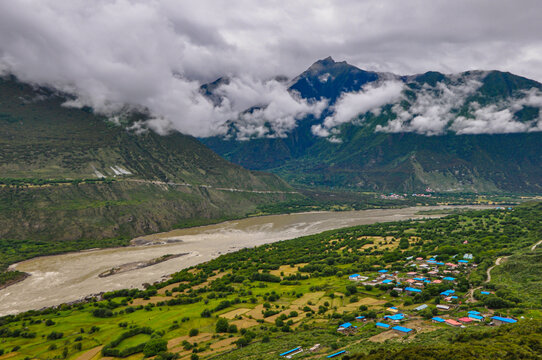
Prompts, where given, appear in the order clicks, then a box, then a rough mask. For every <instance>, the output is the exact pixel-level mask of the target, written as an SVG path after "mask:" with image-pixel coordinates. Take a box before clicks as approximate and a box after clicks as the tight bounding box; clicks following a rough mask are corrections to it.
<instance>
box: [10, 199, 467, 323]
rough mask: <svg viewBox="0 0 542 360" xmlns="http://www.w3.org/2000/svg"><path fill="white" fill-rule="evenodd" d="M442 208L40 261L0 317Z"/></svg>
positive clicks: (166, 236) (272, 222) (260, 227)
mask: <svg viewBox="0 0 542 360" xmlns="http://www.w3.org/2000/svg"><path fill="white" fill-rule="evenodd" d="M463 207H464V206H463ZM440 208H444V206H442V207H438V206H436V207H430V206H426V207H423V208H420V207H411V208H403V209H375V210H362V211H345V212H310V213H299V214H285V215H271V216H262V217H254V218H247V219H242V220H236V221H228V222H224V223H220V224H215V225H208V226H201V227H196V228H189V229H179V230H173V231H169V232H165V233H158V234H153V235H149V236H144V237H140V238H138V239H135V240H133V243H134V244H141V243H146V244H145V245H136V246H129V247H123V248H111V249H96V250H86V251H80V252H75V253H67V254H62V255H54V256H45V257H38V258H34V259H31V260H27V261H24V262H21V263H18V264H14V265H12V268H15V269H17V270H19V271H24V272H26V273H29V274H30V276H29V277H28V278H26V279H25V280H23V281H21V282H19V283H17V284H14V285H12V286H9V287H7V288H5V289H2V290H0V316H3V315H8V314H14V313H18V312H22V311H26V310H31V309H40V308H43V307H48V306H55V305H59V304H61V303H67V302H71V301H75V300H78V299H81V298H84V297H86V296H88V295H91V294H96V293H99V292H102V291H110V290H117V289H124V288H134V287H138V288H140V287H141V285H142V284H143V283H153V282H155V281H158V280H160V279H163V278H164V277H166V276H167V275H169V274H171V273H174V272H176V271H178V270H181V269H183V268H187V267H190V266H193V265H196V264H199V263H202V262H205V261H208V260H210V259H213V258H216V257H218V256H220V254H224V253H228V252H232V251H236V250H239V249H241V248H245V247H254V246H258V245H262V244H266V243H271V242H275V241H280V240H286V239H293V238H296V237H299V236H304V235H311V234H317V233H320V232H322V231H326V230H331V229H338V228H342V227H347V226H354V225H363V224H373V223H376V222H388V221H397V220H406V219H415V218H422V217H438V216H440V215H430V216H429V215H418V214H417V213H418V212H419V211H420V210H430V209H440ZM448 208H449V206H448ZM181 253H187V255H185V256H181V257H177V258H174V259H171V260H168V261H165V262H161V263H158V264H156V265H152V266H149V267H145V268H142V269H134V270H131V271H126V272H121V273H118V274H115V275H112V276H107V277H99V276H98V275H99V274H101V273H103V272H105V271H107V270H109V269H112V268H114V267H118V266H121V265H124V264H128V263H134V262H145V261H149V260H152V259H155V258H158V257H160V256H162V255H166V254H181Z"/></svg>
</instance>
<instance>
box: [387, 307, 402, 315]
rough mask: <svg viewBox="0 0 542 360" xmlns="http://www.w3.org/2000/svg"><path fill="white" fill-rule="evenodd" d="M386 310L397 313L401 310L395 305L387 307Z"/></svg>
mask: <svg viewBox="0 0 542 360" xmlns="http://www.w3.org/2000/svg"><path fill="white" fill-rule="evenodd" d="M386 311H389V312H391V313H394V314H396V313H398V312H399V309H397V308H396V307H395V306H391V307H389V308H387V309H386Z"/></svg>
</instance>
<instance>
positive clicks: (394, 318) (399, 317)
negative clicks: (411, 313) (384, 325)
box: [384, 314, 405, 322]
mask: <svg viewBox="0 0 542 360" xmlns="http://www.w3.org/2000/svg"><path fill="white" fill-rule="evenodd" d="M404 318H405V314H395V315H386V316H384V319H388V320H391V321H395V322H397V321H401V320H403V319H404Z"/></svg>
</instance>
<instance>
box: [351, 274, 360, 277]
mask: <svg viewBox="0 0 542 360" xmlns="http://www.w3.org/2000/svg"><path fill="white" fill-rule="evenodd" d="M358 276H359V274H352V275H350V276H349V277H358Z"/></svg>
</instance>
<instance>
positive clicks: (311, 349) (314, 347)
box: [309, 344, 320, 352]
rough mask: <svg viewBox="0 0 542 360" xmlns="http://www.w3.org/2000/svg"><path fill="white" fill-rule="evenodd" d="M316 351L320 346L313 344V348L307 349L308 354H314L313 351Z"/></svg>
mask: <svg viewBox="0 0 542 360" xmlns="http://www.w3.org/2000/svg"><path fill="white" fill-rule="evenodd" d="M318 349H320V344H314V346H313V347H311V348H310V349H309V351H310V352H315V351H317V350H318Z"/></svg>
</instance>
